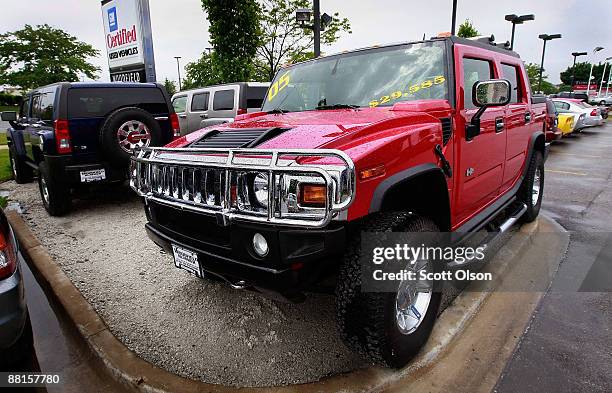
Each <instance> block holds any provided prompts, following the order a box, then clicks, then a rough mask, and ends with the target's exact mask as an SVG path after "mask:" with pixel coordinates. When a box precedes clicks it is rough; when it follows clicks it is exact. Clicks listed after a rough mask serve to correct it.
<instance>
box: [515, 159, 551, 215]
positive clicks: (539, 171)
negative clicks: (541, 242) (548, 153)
mask: <svg viewBox="0 0 612 393" xmlns="http://www.w3.org/2000/svg"><path fill="white" fill-rule="evenodd" d="M536 182H538V183H539V192H538V197H537V200H536V201H534V200H533V195H534V192H535V188H534V183H536ZM543 194H544V158H543V157H542V153H541V152H539V151H534V152H533V154H532V155H531V159H530V160H529V167H528V168H527V175H526V177H525V179H524V180H523V184H522V185H521V187H520V188H519V191H518V194H517V199H518V200H519V201H520V202H523V203H524V204H525V205H526V206H527V211H526V212H525V214H523V217H522V218H521V220H522V221H523V222H532V221H534V220H535V219H536V218H537V217H538V214H540V208H541V207H542V195H543Z"/></svg>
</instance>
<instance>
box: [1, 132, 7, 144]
mask: <svg viewBox="0 0 612 393" xmlns="http://www.w3.org/2000/svg"><path fill="white" fill-rule="evenodd" d="M0 145H6V132H0Z"/></svg>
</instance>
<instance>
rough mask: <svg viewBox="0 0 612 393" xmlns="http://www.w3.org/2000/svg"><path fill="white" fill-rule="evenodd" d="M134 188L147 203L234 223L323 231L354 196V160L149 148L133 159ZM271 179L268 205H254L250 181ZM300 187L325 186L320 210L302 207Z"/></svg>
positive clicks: (323, 154)
mask: <svg viewBox="0 0 612 393" xmlns="http://www.w3.org/2000/svg"><path fill="white" fill-rule="evenodd" d="M130 173H131V176H130V184H131V186H132V188H133V189H134V190H135V191H136V192H137V193H138V194H139V195H141V196H143V197H144V198H145V199H146V200H150V201H155V202H158V203H162V204H166V205H169V206H172V207H175V208H180V209H187V210H192V211H197V212H201V213H208V214H214V215H215V216H216V217H217V222H218V223H219V224H222V225H228V224H229V223H230V222H231V221H232V220H244V221H256V222H263V223H269V224H282V225H296V226H303V227H321V226H324V225H327V224H328V223H329V221H331V219H332V218H333V217H335V216H336V215H337V214H338V213H339V212H340V211H343V210H346V209H347V208H348V207H349V205H350V204H351V203H352V201H353V197H354V193H355V173H354V165H353V162H352V160H351V159H350V158H349V157H348V156H347V155H346V154H344V153H343V152H341V151H337V150H259V149H194V148H179V149H171V148H148V149H143V150H140V151H139V152H138V153H136V155H135V156H134V157H132V161H131V167H130ZM259 173H264V174H266V175H268V190H269V191H268V193H269V195H268V204H267V205H268V206H267V207H263V206H257V205H256V204H255V203H253V197H252V196H251V195H250V194H251V188H250V186H249V184H250V179H252V178H253V177H254V176H255V175H257V174H259ZM300 182H306V183H309V184H311V183H316V184H321V185H324V186H325V188H326V190H327V202H326V205H325V207H322V208H305V207H301V206H299V203H298V197H297V195H298V189H299V184H300Z"/></svg>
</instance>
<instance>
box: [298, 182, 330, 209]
mask: <svg viewBox="0 0 612 393" xmlns="http://www.w3.org/2000/svg"><path fill="white" fill-rule="evenodd" d="M326 200H327V187H325V186H324V185H319V184H301V185H300V205H301V206H305V207H325V201H326Z"/></svg>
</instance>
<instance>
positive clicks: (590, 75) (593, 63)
mask: <svg viewBox="0 0 612 393" xmlns="http://www.w3.org/2000/svg"><path fill="white" fill-rule="evenodd" d="M600 50H603V46H596V47H595V49H593V56H595V53H597V52H599V51H600ZM594 65H595V62H594V61H592V62H591V72H590V73H589V82H588V83H587V92H586V93H587V96H588V95H589V91H590V90H591V78H592V77H593V66H594Z"/></svg>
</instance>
